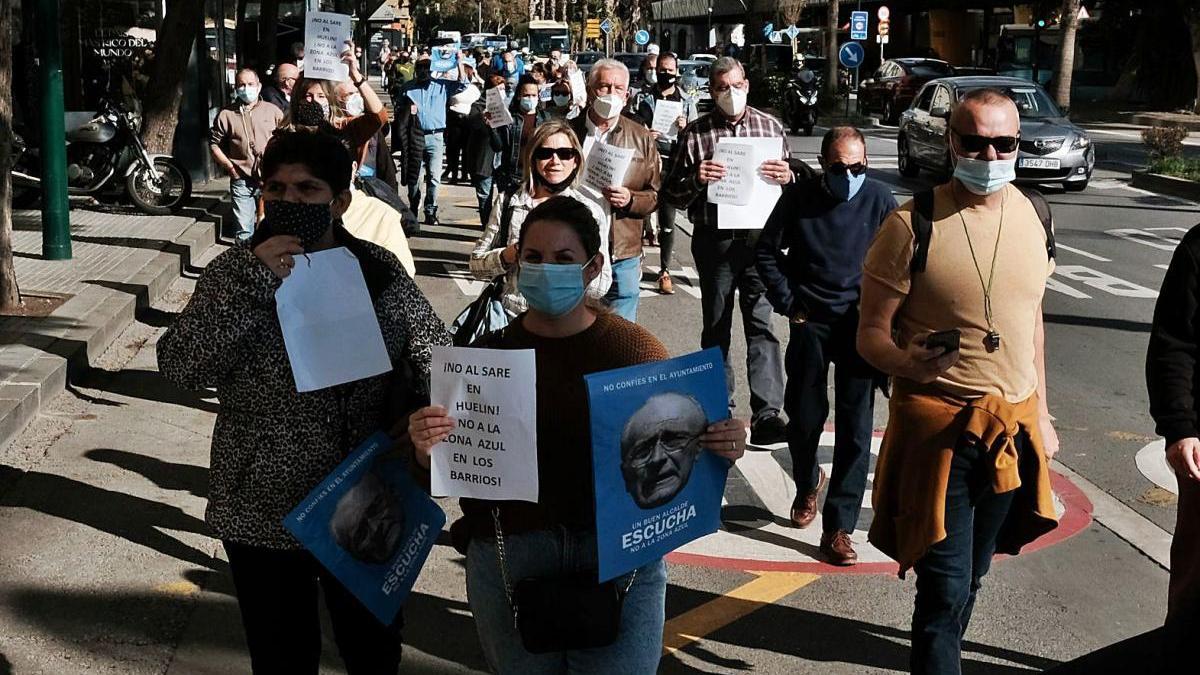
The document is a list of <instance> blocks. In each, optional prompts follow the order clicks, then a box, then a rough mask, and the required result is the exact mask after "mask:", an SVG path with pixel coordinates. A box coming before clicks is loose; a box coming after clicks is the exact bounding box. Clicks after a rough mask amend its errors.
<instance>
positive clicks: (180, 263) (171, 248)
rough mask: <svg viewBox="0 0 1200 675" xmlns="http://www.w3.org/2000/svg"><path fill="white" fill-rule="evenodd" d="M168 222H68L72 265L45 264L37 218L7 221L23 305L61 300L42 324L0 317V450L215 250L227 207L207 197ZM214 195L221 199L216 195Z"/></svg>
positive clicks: (91, 214)
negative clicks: (36, 299)
mask: <svg viewBox="0 0 1200 675" xmlns="http://www.w3.org/2000/svg"><path fill="white" fill-rule="evenodd" d="M220 189H221V188H220V186H219V185H214V186H204V187H202V192H201V196H199V197H198V198H196V199H195V200H193V203H192V205H191V206H189V207H188V208H185V209H183V210H182V211H181V212H180V214H179V215H174V216H147V215H142V214H141V213H139V212H137V211H135V210H133V209H132V208H126V207H120V206H113V205H103V206H95V207H86V208H84V207H79V206H77V205H76V204H73V205H72V206H73V208H72V210H71V213H70V221H71V243H72V249H73V254H74V255H73V258H72V259H71V260H61V261H58V260H46V259H44V258H43V257H42V254H41V244H42V233H41V213H40V212H39V211H34V210H17V211H14V213H13V229H14V232H13V236H14V241H13V248H14V256H15V261H14V262H15V267H16V275H17V283H18V284H19V286H20V288H21V292H22V294H23V295H25V296H58V297H63V298H66V302H64V303H63V304H62V305H61V306H60V307H58V308H56V309H55V310H54V311H53V312H51V313H50V315H49V316H44V317H7V316H3V317H0V448H4V447H5V446H6V445H8V444H9V442H10V441H11V440H12V439H13V438H15V437H16V436H17V435H18V434H19V433H20V432H21V430H22V429H24V428H25V426H26V425H27V424H28V423H29V422H30V421H31V420H32V419H33V418H34V417H36V416H37V414H38V411H39V410H40V409H41V408H42V406H43V405H44V404H45V403H46V402H48V401H50V400H51V399H53V398H54V397H55V396H56V395H57V394H58V393H59V392H61V391H63V390H64V388H65V387H66V386H67V382H68V378H69V377H70V376H74V375H75V374H77V373H78V372H81V371H82V370H84V369H86V368H87V366H88V365H89V364H90V363H92V362H93V361H94V359H96V358H97V357H99V356H100V355H101V354H103V353H104V351H105V350H107V349H108V347H109V346H110V345H111V344H112V342H113V340H114V339H115V338H116V336H117V335H119V334H120V333H121V331H123V330H124V329H125V328H126V326H128V325H129V324H130V323H131V322H132V321H133V319H134V312H135V311H136V310H137V309H139V308H142V307H145V306H147V305H148V304H149V302H150V301H152V300H154V299H156V298H158V297H159V296H161V295H162V293H163V291H165V290H166V288H167V287H168V286H169V285H170V284H171V283H172V282H174V281H175V279H177V278H178V277H179V276H180V275H181V274H192V275H194V274H195V273H196V272H197V271H198V270H197V269H196V268H194V267H193V266H192V261H193V260H196V259H197V258H198V257H199V256H200V255H201V254H202V253H203V252H204V251H205V250H206V249H208V248H209V247H211V246H212V245H213V243H214V242H215V241H216V239H217V236H218V233H219V232H220V229H221V226H222V222H223V221H224V219H225V217H224V214H223V211H224V208H225V207H226V205H224V204H223V203H222V202H221V201H219V200H218V199H216V198H214V197H212V196H207V195H208V194H211V192H209V190H212V191H218V190H220ZM217 194H219V192H217Z"/></svg>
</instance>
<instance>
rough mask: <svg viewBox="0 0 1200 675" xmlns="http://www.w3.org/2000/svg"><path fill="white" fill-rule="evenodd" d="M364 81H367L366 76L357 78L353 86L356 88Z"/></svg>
mask: <svg viewBox="0 0 1200 675" xmlns="http://www.w3.org/2000/svg"><path fill="white" fill-rule="evenodd" d="M366 81H367V78H365V77H364V78H363V79H361V80H359V81H358V82H355V83H354V88H355V89H358V88H359V87H361V86H363V84H364V83H366Z"/></svg>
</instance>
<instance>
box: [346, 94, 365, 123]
mask: <svg viewBox="0 0 1200 675" xmlns="http://www.w3.org/2000/svg"><path fill="white" fill-rule="evenodd" d="M345 108H346V114H347V115H350V116H351V117H358V116H359V115H361V114H363V112H364V111H365V110H366V103H364V102H363V97H362V94H359V93H357V92H356V93H354V94H351V95H350V98H348V99H346V105H345Z"/></svg>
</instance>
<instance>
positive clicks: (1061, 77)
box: [1054, 0, 1079, 108]
mask: <svg viewBox="0 0 1200 675" xmlns="http://www.w3.org/2000/svg"><path fill="white" fill-rule="evenodd" d="M1078 29H1079V0H1063V6H1062V43H1061V46H1060V47H1059V59H1058V77H1057V79H1056V81H1055V87H1054V90H1055V91H1054V100H1055V101H1056V102H1057V103H1058V105H1059V107H1061V108H1070V107H1071V76H1072V75H1074V74H1075V33H1076V31H1077V30H1078Z"/></svg>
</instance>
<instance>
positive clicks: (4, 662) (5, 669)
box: [0, 654, 12, 675]
mask: <svg viewBox="0 0 1200 675" xmlns="http://www.w3.org/2000/svg"><path fill="white" fill-rule="evenodd" d="M0 675H12V663H10V662H9V660H8V658H7V657H6V656H4V654H0Z"/></svg>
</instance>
